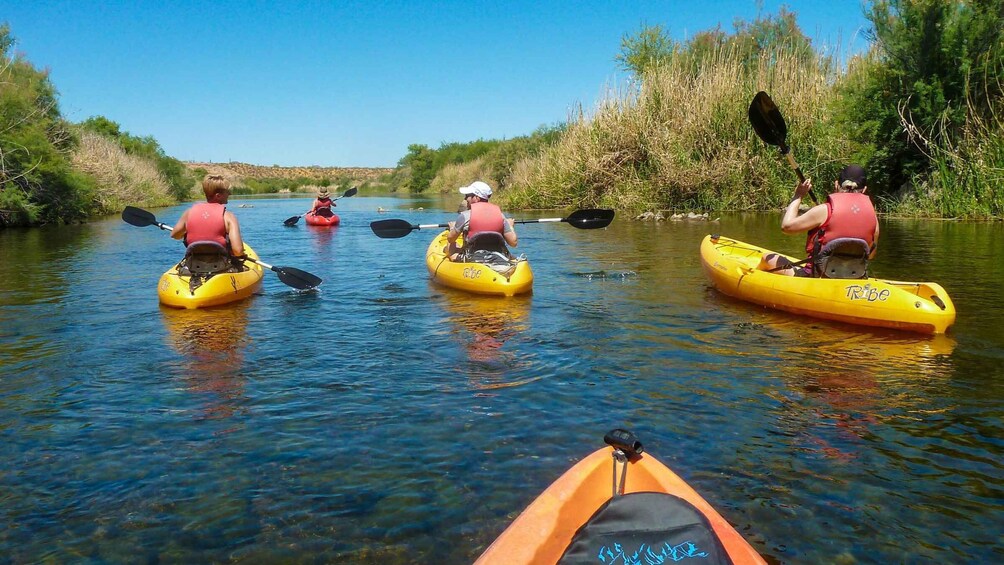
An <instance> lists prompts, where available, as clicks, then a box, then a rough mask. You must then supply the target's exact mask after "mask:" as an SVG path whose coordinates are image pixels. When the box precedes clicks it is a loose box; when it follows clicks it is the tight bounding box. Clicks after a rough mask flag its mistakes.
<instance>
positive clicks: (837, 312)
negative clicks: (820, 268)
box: [701, 235, 955, 334]
mask: <svg viewBox="0 0 1004 565" xmlns="http://www.w3.org/2000/svg"><path fill="white" fill-rule="evenodd" d="M764 253H774V252H772V251H769V250H767V249H763V248H761V247H757V246H755V245H750V244H748V243H744V242H741V241H738V240H735V239H730V238H727V237H724V236H717V237H716V236H711V235H709V236H707V237H705V238H704V240H703V241H702V242H701V265H702V266H703V267H704V270H705V272H706V273H707V275H708V277H709V278H710V279H711V282H712V284H714V286H715V288H717V289H718V290H719V291H721V292H723V293H724V294H727V295H729V296H732V297H734V298H739V299H742V300H746V301H748V302H753V303H755V304H760V305H762V306H766V307H768V308H775V309H778V310H783V311H786V312H791V313H793V314H801V315H806V316H812V317H816V318H822V319H827V320H834V321H838V322H846V323H851V324H858V325H865V326H873V327H883V328H890V329H897V330H907V331H913V332H919V333H927V334H940V333H944V332H945V331H946V330H947V329H948V328H949V327H950V326H951V325H952V324H953V323H955V305H954V304H953V303H952V299H951V298H950V297H949V296H948V293H947V292H945V289H944V288H942V287H941V285H938V284H937V283H930V282H903V281H892V280H884V279H875V278H867V279H823V278H806V277H791V276H786V275H782V274H777V273H770V272H767V271H761V270H758V269H757V265H758V264H759V263H760V258H761V257H762V256H763V254H764ZM778 255H782V256H783V254H780V253H779V254H778ZM788 259H789V260H791V261H792V262H795V261H797V259H794V258H792V257H788Z"/></svg>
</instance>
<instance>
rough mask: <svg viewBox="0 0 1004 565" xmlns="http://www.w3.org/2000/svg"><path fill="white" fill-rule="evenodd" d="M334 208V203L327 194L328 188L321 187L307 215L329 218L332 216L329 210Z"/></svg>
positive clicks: (329, 194)
mask: <svg viewBox="0 0 1004 565" xmlns="http://www.w3.org/2000/svg"><path fill="white" fill-rule="evenodd" d="M335 206H336V204H335V201H334V200H332V198H331V193H329V192H328V187H326V186H322V187H321V188H320V189H318V191H317V198H315V199H314V204H313V206H311V207H310V210H309V211H308V212H307V213H308V214H315V215H317V216H321V217H324V218H330V217H331V216H332V215H333V214H334V212H332V211H331V209H332V208H334V207H335Z"/></svg>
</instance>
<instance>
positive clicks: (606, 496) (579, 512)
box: [476, 447, 765, 565]
mask: <svg viewBox="0 0 1004 565" xmlns="http://www.w3.org/2000/svg"><path fill="white" fill-rule="evenodd" d="M613 454H614V449H613V448H610V447H605V448H602V449H599V450H597V451H595V452H593V453H592V454H591V455H589V456H587V457H586V458H585V459H583V460H582V461H580V462H578V463H577V464H575V466H573V467H572V468H571V469H569V470H568V471H567V472H565V474H564V475H562V476H561V477H560V478H558V480H556V481H555V482H554V483H552V484H551V486H549V487H548V488H547V489H546V490H545V491H544V492H543V493H541V495H540V496H538V497H537V499H536V500H534V501H533V502H532V503H531V504H530V505H529V506H528V507H527V508H526V510H524V511H523V512H522V513H521V514H520V515H519V516H518V517H517V518H516V519H515V520H514V521H513V522H512V524H510V525H509V527H508V528H507V529H506V530H505V531H504V532H502V534H501V535H499V537H498V538H497V539H496V540H495V541H494V542H493V543H492V544H491V545H490V546H489V547H488V549H486V550H485V552H484V553H483V554H482V555H481V557H479V558H478V560H477V561H476V564H480V565H494V564H509V563H542V564H543V563H557V562H558V561H559V560H560V559H561V558H562V556H563V555H564V556H565V557H566V558H568V555H566V552H567V553H573V552H578V553H579V554H580V555H581V554H582V552H583V551H585V552H588V553H587V554H591V555H592V556H594V557H595V556H596V555H597V553H602V555H604V556H606V557H608V558H607V559H605V560H596V561H594V562H597V563H600V562H607V563H617V562H619V561H618V560H617V559H616V558H617V557H618V555H617V553H616V552H617V551H623V552H625V553H626V555H628V556H629V555H631V554H633V553H634V552H635V551H643V550H645V549H646V547H647V548H648V549H649V550H651V551H653V552H654V553H656V554H659V553H666V552H670V553H674V554H676V553H677V552H676V551H674V550H678V551H679V552H681V553H687V552H691V553H692V552H695V551H696V552H701V553H714V549H715V548H714V547H711V546H712V545H714V546H716V547H717V548H718V549H719V553H720V552H721V551H722V550H723V551H724V553H726V554H727V558H726V559H725V560H726V561H728V560H731V562H733V563H737V564H742V563H765V561H764V560H763V558H761V557H760V555H759V554H758V553H757V552H756V550H754V549H753V547H752V546H751V545H750V544H749V543H748V542H747V541H746V540H745V539H743V537H742V535H740V534H739V532H737V531H736V530H735V528H733V527H732V526H731V525H730V524H729V523H728V521H726V520H725V518H723V517H722V516H721V515H720V514H719V513H718V512H717V511H716V510H715V509H714V508H713V507H712V506H711V505H710V504H709V503H708V502H707V501H706V500H704V498H702V497H701V495H700V494H698V493H697V491H695V490H694V489H693V488H691V487H690V485H688V484H687V483H686V482H685V481H684V480H683V479H682V478H680V477H679V476H678V475H677V474H676V473H674V472H673V471H671V470H670V469H669V468H668V467H666V466H665V465H663V464H662V463H660V462H659V461H658V460H657V459H656V458H655V457H653V456H651V455H648V454H640V455H638V456H637V457H636V458H635V459H634V460H630V461H627V463H626V468H624V470H623V471H621V472H620V473H619V474H618V476H615V472H616V471H615V469H616V468H617V467H620V466H621V464H622V463H617V464H616V467H615V465H614V464H612V461H613V457H612V456H613ZM620 477H623V480H624V482H623V485H624V489H623V491H622V492H623V494H624V495H625V496H620V497H619V498H620V499H626V498H628V497H630V496H637V495H638V494H639V493H661V494H663V495H672V496H674V497H677V498H679V499H682V500H683V501H686V502H687V503H689V505H690V506H692V507H693V509H696V511H697V512H699V514H700V516H703V520H702V521H703V522H704V525H705V528H704V529H706V530H708V531H707V532H706V535H707V536H708V537H710V538H714V539H717V542H711V541H707V538H705V539H706V541H707V543H705V542H700V543H697V544H696V546H693V545H692V546H688V545H687V543H688V541H690V540H694V541H696V539H699V538H691V537H689V536H690V534H691V533H692V532H686V533H685V537H683V538H680V537H679V536H675V535H674V534H673V533H672V532H670V533H663V532H658V530H659V529H660V528H662V527H664V526H665V525H666V524H665V523H664V521H663V520H659V521H658V522H659V523H646V521H645V517H646V516H652V515H653V514H649V513H648V512H638V513H636V514H637V515H636V516H628V517H629V518H633V519H634V520H635V522H636V524H637V526H638V528H637V531H635V532H634V533H636V534H637V533H641V535H642V536H645V535H649V534H651V533H652V532H657V535H656V537H652V536H651V535H649V538H650V539H651V540H653V541H649V542H648V543H647V544H642V545H641V546H640V547H639V546H638V544H637V543H621V542H622V541H623V540H627V539H631V533H632V532H630V531H624V530H613V531H612V532H610V531H609V530H610V528H609V526H604V527H601V529H606V530H608V531H607V533H601V539H600V540H599V541H597V540H595V539H594V540H586V541H584V540H583V539H582V538H583V535H582V533H581V532H583V531H585V530H586V528H585V527H584V526H586V525H588V526H590V527H592V526H593V524H592V522H593V518H595V516H596V515H599V514H600V512H597V511H598V510H600V511H601V512H603V511H605V507H604V505H612V503H613V502H615V501H614V500H612V499H614V498H615V497H614V496H613V488H612V487H613V485H616V484H618V479H619V478H620ZM609 507H612V506H607V507H606V508H609ZM621 508H624V507H623V506H622V507H621ZM611 533H613V534H615V535H613V536H611ZM602 538H606V540H620V541H619V542H618V544H616V546H615V544H613V543H610V542H609V541H605V540H604V539H602ZM655 540H658V542H656V541H655ZM719 543H720V545H718V544H719ZM608 551H613V553H608ZM677 556H680V555H679V554H677ZM684 556H690V557H697V555H693V554H692V555H684ZM675 560H677V559H666V560H665V562H671V561H675ZM625 562H631V561H625ZM652 562H653V563H655V562H663V561H659V560H656V561H652ZM703 562H705V563H707V562H709V561H708V560H705V561H703Z"/></svg>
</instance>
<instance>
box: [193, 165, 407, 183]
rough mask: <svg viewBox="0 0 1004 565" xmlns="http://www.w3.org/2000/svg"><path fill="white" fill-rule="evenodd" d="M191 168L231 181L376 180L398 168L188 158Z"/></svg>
mask: <svg viewBox="0 0 1004 565" xmlns="http://www.w3.org/2000/svg"><path fill="white" fill-rule="evenodd" d="M185 166H187V167H188V168H189V169H193V170H194V169H199V168H201V169H205V170H206V171H208V172H209V173H210V174H218V175H223V176H224V177H225V178H227V179H229V180H230V181H231V182H234V181H238V182H239V181H240V180H241V179H246V178H251V179H276V178H278V179H295V178H300V177H306V178H309V179H317V180H321V179H325V178H326V179H328V180H330V181H332V182H335V181H337V180H339V179H343V178H347V179H351V180H353V181H359V182H365V181H376V180H378V179H379V178H380V177H381V176H383V175H386V174H389V173H391V172H393V171H394V169H391V168H370V167H317V166H310V167H277V166H268V167H266V166H263V165H251V164H248V163H240V162H237V161H230V162H229V163H195V162H186V163H185Z"/></svg>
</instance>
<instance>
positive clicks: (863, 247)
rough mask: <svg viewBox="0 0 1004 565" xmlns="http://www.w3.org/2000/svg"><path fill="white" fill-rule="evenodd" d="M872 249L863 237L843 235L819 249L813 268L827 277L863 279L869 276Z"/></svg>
mask: <svg viewBox="0 0 1004 565" xmlns="http://www.w3.org/2000/svg"><path fill="white" fill-rule="evenodd" d="M870 252H871V249H870V248H869V247H868V243H867V242H866V241H865V240H863V239H858V238H854V237H841V238H838V239H834V240H833V241H831V242H829V243H827V244H826V245H824V246H823V248H822V249H820V250H819V254H818V255H817V256H816V259H815V261H814V262H813V268H814V270H815V272H816V273H818V274H819V276H820V277H822V278H826V279H863V278H865V277H867V276H868V254H869V253H870Z"/></svg>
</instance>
